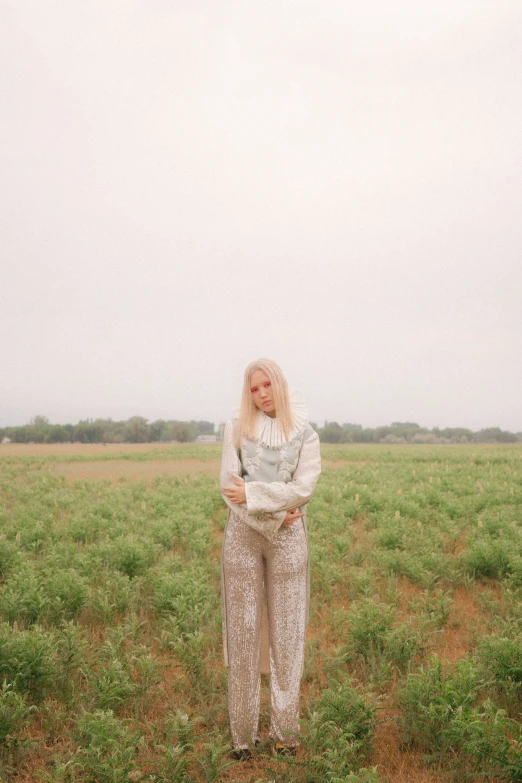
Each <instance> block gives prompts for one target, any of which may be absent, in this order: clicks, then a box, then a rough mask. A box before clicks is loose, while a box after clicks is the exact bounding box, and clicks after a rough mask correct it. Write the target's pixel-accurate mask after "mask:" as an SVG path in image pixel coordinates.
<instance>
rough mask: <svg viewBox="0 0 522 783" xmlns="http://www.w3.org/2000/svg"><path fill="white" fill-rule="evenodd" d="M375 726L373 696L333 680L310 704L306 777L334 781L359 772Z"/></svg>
mask: <svg viewBox="0 0 522 783" xmlns="http://www.w3.org/2000/svg"><path fill="white" fill-rule="evenodd" d="M375 726H376V707H375V704H374V702H373V699H372V698H371V697H370V698H368V697H366V698H365V697H364V696H363V695H361V694H360V693H359V692H358V691H357V690H356V689H355V688H353V686H352V685H351V684H350V682H349V681H347V680H344V681H342V682H337V683H336V682H333V681H332V682H331V684H330V687H329V688H327V689H325V690H324V691H323V692H322V693H321V696H320V698H319V699H317V700H316V701H315V702H314V703H313V704H312V705H311V706H310V709H309V712H308V718H307V720H306V721H305V732H304V733H303V737H302V738H303V744H304V746H305V749H306V750H307V752H308V760H307V768H306V775H307V780H310V781H311V780H313V781H317V783H319V782H320V781H326V782H327V783H334V781H336V780H337V781H338V780H342V779H344V777H346V776H347V775H349V774H351V773H355V772H357V770H359V768H360V765H361V763H362V762H363V761H364V760H365V759H366V758H367V757H368V755H369V754H370V752H371V750H372V747H373V737H374V732H375ZM369 779H370V780H371V777H370V778H369Z"/></svg>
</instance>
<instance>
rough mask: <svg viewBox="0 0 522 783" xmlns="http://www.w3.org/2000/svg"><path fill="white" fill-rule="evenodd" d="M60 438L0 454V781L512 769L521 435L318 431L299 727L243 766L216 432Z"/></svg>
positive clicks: (514, 773) (361, 781) (521, 760)
mask: <svg viewBox="0 0 522 783" xmlns="http://www.w3.org/2000/svg"><path fill="white" fill-rule="evenodd" d="M73 451H74V450H72V449H71V448H68V449H64V450H62V451H61V452H60V450H59V449H58V450H54V451H53V450H52V449H51V448H49V449H48V450H46V448H45V447H40V448H39V449H36V451H35V449H33V450H31V448H30V447H27V451H26V452H24V447H23V446H20V447H17V448H13V449H9V448H3V450H0V493H1V494H0V498H1V504H0V685H2V683H3V685H2V687H1V690H0V779H2V780H7V781H8V780H16V781H47V782H48V783H51V781H52V782H53V783H55V782H56V783H61V782H62V781H63V782H65V781H70V782H71V783H72V781H85V782H86V783H87V782H91V783H125V782H126V781H151V782H152V781H156V782H157V783H167V782H168V783H196V782H197V783H202V782H203V781H205V782H206V783H212V782H214V783H218V782H219V781H223V783H226V782H229V783H230V782H231V781H251V783H255V782H256V781H276V782H277V783H280V782H283V783H286V782H288V783H290V782H291V781H295V783H306V782H307V781H310V783H311V782H312V781H314V782H316V783H323V782H326V783H344V781H350V783H377V782H378V781H381V782H382V783H385V781H388V783H406V781H408V782H411V783H414V782H415V783H424V782H425V783H428V782H429V781H430V782H431V781H463V780H469V781H472V782H475V781H476V782H477V783H478V781H482V780H484V779H487V780H488V781H506V783H507V782H508V781H513V782H514V783H522V729H521V723H520V719H521V717H522V446H476V445H466V446H427V445H421V446H378V445H375V446H367V447H366V446H324V447H323V449H322V451H323V457H324V470H323V474H322V476H321V479H320V482H319V484H318V487H317V491H316V494H315V496H314V499H313V500H312V502H311V503H310V504H309V507H308V526H309V536H310V548H311V557H312V585H311V607H310V611H311V616H310V628H309V634H308V640H307V653H306V665H305V672H304V678H303V684H302V707H301V714H302V732H303V737H302V746H301V748H300V749H299V754H298V757H297V759H295V760H292V759H291V760H288V761H285V760H281V759H279V758H276V759H274V758H273V757H272V756H271V755H270V748H269V745H268V743H267V742H263V743H262V744H261V745H260V746H259V749H258V751H259V752H258V754H257V757H256V759H255V760H254V761H253V762H251V763H250V762H248V763H243V764H241V763H231V760H230V758H229V751H230V746H229V739H230V738H229V732H228V714H227V698H226V688H227V677H226V669H225V667H224V665H223V660H222V645H221V603H220V588H219V574H220V555H221V542H222V538H223V530H224V525H225V521H226V513H225V506H224V503H223V502H222V500H221V497H220V494H219V489H218V483H217V477H216V470H217V466H218V460H219V447H217V446H194V445H191V446H177V447H173V446H169V447H164V448H146V449H145V448H144V447H143V448H141V449H134V450H133V449H132V448H131V447H128V448H127V447H126V446H119V447H118V449H117V450H115V449H109V450H107V449H105V450H104V447H103V446H101V445H100V446H99V447H97V448H90V449H89V450H86V449H84V448H82V446H81V445H79V446H78V447H77V453H73ZM26 455H27V456H26ZM130 463H132V465H131V468H132V472H129V469H128V468H125V467H124V466H125V465H126V464H130ZM89 470H90V471H91V472H90V473H89ZM75 471H76V472H75ZM268 710H269V706H268V680H267V679H266V680H265V678H263V699H262V713H261V731H262V737H263V738H265V737H266V733H267V727H268V718H269V714H268Z"/></svg>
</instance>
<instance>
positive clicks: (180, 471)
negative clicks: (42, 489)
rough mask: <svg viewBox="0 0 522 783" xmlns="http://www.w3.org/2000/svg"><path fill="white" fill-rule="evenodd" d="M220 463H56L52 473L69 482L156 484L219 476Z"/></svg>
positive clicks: (173, 461) (130, 461)
mask: <svg viewBox="0 0 522 783" xmlns="http://www.w3.org/2000/svg"><path fill="white" fill-rule="evenodd" d="M219 465H220V461H219V460H199V459H176V460H146V461H143V462H134V461H132V460H117V459H114V460H101V461H100V462H57V463H55V464H53V466H52V472H53V473H56V474H58V475H62V476H65V477H66V479H67V480H68V481H84V480H93V479H103V480H107V481H113V482H115V481H118V480H119V479H121V478H126V479H131V480H132V479H133V480H140V479H144V480H154V479H156V478H158V476H197V475H198V473H204V474H205V475H206V476H214V477H216V476H219Z"/></svg>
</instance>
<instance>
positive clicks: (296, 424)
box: [221, 359, 321, 759]
mask: <svg viewBox="0 0 522 783" xmlns="http://www.w3.org/2000/svg"><path fill="white" fill-rule="evenodd" d="M320 472H321V456H320V451H319V438H318V435H317V433H316V432H315V431H314V430H313V428H312V427H311V426H310V424H309V423H308V415H307V411H306V408H305V406H304V403H303V402H302V400H301V399H300V398H299V397H298V395H296V394H295V393H294V394H293V395H292V396H291V395H290V393H289V390H288V384H287V381H286V378H285V377H284V375H283V373H282V372H281V370H280V368H279V367H278V365H277V364H276V363H275V362H274V361H272V360H271V359H259V360H258V361H255V362H251V363H250V364H249V365H248V367H247V368H246V370H245V376H244V383H243V394H242V398H241V408H240V411H239V416H238V417H237V418H236V419H232V420H230V421H229V422H228V423H227V425H226V427H225V433H224V438H223V457H222V464H221V491H222V494H223V498H224V500H225V502H226V503H227V505H228V506H229V514H228V521H227V526H226V530H225V538H224V542H223V557H222V570H221V587H222V602H223V647H224V654H225V665H227V666H228V667H229V673H228V708H229V716H230V728H231V733H232V742H233V745H234V750H233V756H234V758H237V759H248V758H250V757H251V751H250V748H251V747H252V746H253V745H256V744H257V743H258V742H259V737H258V723H259V705H260V695H261V677H260V673H261V672H263V673H269V674H270V732H269V736H270V737H271V738H272V739H273V740H274V750H275V752H278V753H282V754H295V749H296V746H297V744H298V740H297V735H298V732H299V685H300V680H301V676H302V673H303V664H304V642H305V633H306V626H307V622H308V606H309V590H310V588H309V584H310V566H309V556H308V536H307V528H306V514H305V511H304V505H305V504H306V503H308V501H309V500H310V498H311V497H312V495H313V492H314V489H315V485H316V483H317V479H318V478H319V474H320Z"/></svg>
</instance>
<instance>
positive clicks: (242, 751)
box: [231, 748, 252, 761]
mask: <svg viewBox="0 0 522 783" xmlns="http://www.w3.org/2000/svg"><path fill="white" fill-rule="evenodd" d="M231 755H232V758H233V759H236V761H250V759H251V758H252V751H251V750H249V748H234V750H233V751H232V754H231Z"/></svg>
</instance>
